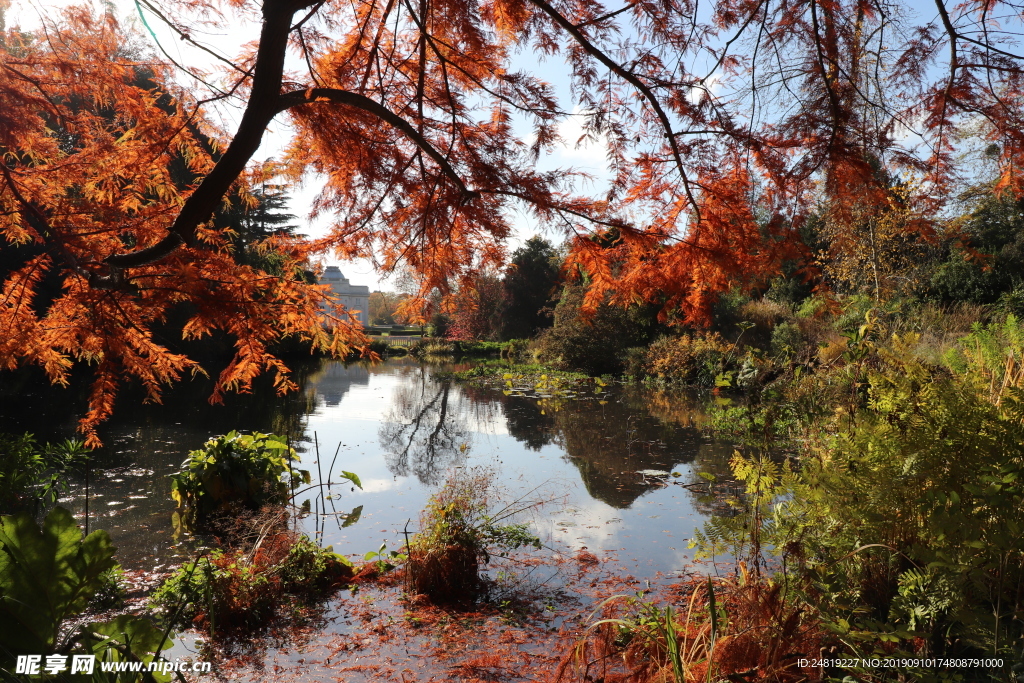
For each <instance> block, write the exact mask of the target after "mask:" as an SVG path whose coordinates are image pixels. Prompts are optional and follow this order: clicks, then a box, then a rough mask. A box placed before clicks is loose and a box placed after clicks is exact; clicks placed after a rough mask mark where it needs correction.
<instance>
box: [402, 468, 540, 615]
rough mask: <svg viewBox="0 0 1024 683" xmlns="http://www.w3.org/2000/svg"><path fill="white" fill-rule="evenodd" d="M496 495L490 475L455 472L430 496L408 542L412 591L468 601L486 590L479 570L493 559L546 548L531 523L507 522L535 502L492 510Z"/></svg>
mask: <svg viewBox="0 0 1024 683" xmlns="http://www.w3.org/2000/svg"><path fill="white" fill-rule="evenodd" d="M491 491H492V475H491V473H490V472H488V471H486V470H471V471H463V470H456V473H455V474H452V475H451V476H449V478H448V480H447V481H446V482H445V484H444V486H442V487H441V489H440V490H439V491H438V492H437V493H435V494H434V495H432V496H431V497H430V501H429V502H428V504H427V507H426V509H425V510H424V511H423V512H422V514H421V515H420V531H419V533H417V534H416V535H415V536H413V537H412V539H411V540H410V542H409V548H408V564H407V579H408V582H409V586H410V590H411V591H413V592H415V593H418V594H421V595H426V596H427V597H428V598H429V599H430V600H432V601H434V602H438V603H466V602H468V601H471V600H473V599H474V598H475V597H477V595H478V594H479V593H480V592H481V589H482V587H483V579H482V577H481V575H480V569H481V567H482V565H485V564H487V563H488V562H489V561H490V559H491V557H492V556H493V555H498V556H507V555H508V554H509V553H510V552H512V551H513V550H516V549H519V548H523V547H526V546H531V547H535V548H540V547H541V543H540V539H539V538H537V537H536V536H535V535H533V534H532V533H531V532H530V530H529V525H528V524H510V523H507V522H509V521H510V520H511V519H512V518H513V517H514V516H515V515H517V514H519V513H521V512H523V511H524V510H526V509H529V507H532V504H522V502H521V501H516V502H514V503H512V504H511V505H506V506H504V507H503V508H501V509H499V510H497V511H492V510H491V509H490V501H489V494H490V493H491ZM503 522H505V523H503Z"/></svg>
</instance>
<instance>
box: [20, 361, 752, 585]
mask: <svg viewBox="0 0 1024 683" xmlns="http://www.w3.org/2000/svg"><path fill="white" fill-rule="evenodd" d="M296 370H297V375H298V379H299V383H300V387H301V389H300V391H299V392H298V393H296V394H292V395H290V396H287V397H277V396H275V395H274V393H273V391H272V389H271V388H270V387H264V388H261V389H260V390H259V391H257V392H255V393H254V394H253V395H251V396H242V397H237V396H235V397H228V398H227V403H226V405H224V406H210V405H209V404H208V403H206V401H205V398H206V396H208V393H207V392H208V389H209V387H207V386H204V385H201V384H199V383H195V384H186V385H184V386H182V387H179V388H178V389H176V390H175V391H174V392H170V393H169V394H168V396H167V398H166V401H165V404H164V405H162V406H139V405H138V404H137V403H134V402H133V401H132V400H125V401H123V402H119V404H118V408H117V411H116V413H115V418H114V419H113V420H112V421H111V422H110V423H108V424H107V425H105V426H104V428H103V432H102V436H103V438H104V440H105V441H106V443H107V447H106V448H105V449H103V451H101V452H99V453H97V454H96V461H95V462H96V466H95V468H94V475H93V477H92V479H91V481H90V520H91V522H90V527H91V528H104V529H107V530H108V531H110V532H111V534H112V536H113V537H114V542H115V544H116V545H118V546H119V547H120V548H121V550H120V551H119V558H120V559H121V561H122V562H123V563H124V564H125V565H126V566H130V567H131V566H134V567H145V566H150V567H151V566H153V565H154V564H157V563H161V562H166V561H168V560H170V559H171V558H172V556H176V555H177V554H178V553H180V552H183V550H182V549H177V550H171V549H170V543H171V542H170V531H171V527H170V514H171V511H172V510H173V502H172V501H171V499H170V497H169V495H168V483H167V476H168V475H169V474H171V473H172V472H174V471H176V470H177V468H178V467H179V466H180V463H181V462H182V460H183V459H184V457H185V455H186V453H187V452H188V451H189V450H190V449H194V448H198V447H199V446H201V445H202V443H203V442H204V441H205V440H206V439H208V438H209V437H210V436H212V435H214V434H219V433H224V432H226V431H229V430H231V429H237V430H241V431H252V430H258V431H264V432H268V431H273V432H276V433H280V434H287V435H289V436H290V437H291V439H292V442H293V444H296V445H297V446H298V445H304V446H305V451H304V452H303V465H304V467H305V468H306V469H309V470H310V471H311V472H312V473H313V474H314V476H317V472H318V470H319V469H320V468H318V467H317V465H316V463H315V461H314V460H313V458H314V457H315V455H314V449H313V448H312V440H313V432H314V431H316V432H317V434H318V439H319V444H320V447H321V448H322V449H323V450H324V452H325V453H326V454H327V455H326V458H328V459H325V460H324V462H322V463H320V465H321V468H322V470H323V474H324V476H325V478H326V477H327V476H329V475H328V470H329V469H330V468H331V466H332V465H333V462H334V461H333V457H334V455H333V454H334V452H335V445H336V444H337V449H338V452H339V454H338V456H337V467H336V468H335V471H338V469H341V468H343V469H346V470H350V471H353V472H356V473H357V474H359V476H360V477H361V479H362V482H363V485H364V488H363V490H349V489H348V488H345V489H344V490H341V491H339V490H334V491H332V493H335V494H338V497H339V500H340V501H341V502H340V503H339V507H338V510H339V511H341V510H343V508H344V510H349V509H351V508H355V507H357V506H360V507H362V509H363V516H362V520H361V521H360V522H359V523H358V524H355V525H352V526H350V527H342V526H340V524H339V525H337V527H338V528H337V529H328V530H327V537H326V538H324V539H323V540H324V542H325V544H336V547H337V548H338V549H339V551H342V552H353V553H358V554H359V555H362V554H363V553H365V552H366V550H367V549H369V548H375V547H379V545H380V543H381V541H382V540H387V542H388V543H389V547H390V546H391V545H394V544H395V543H396V542H400V539H397V538H395V537H394V536H393V535H389V534H394V533H395V530H396V529H401V528H402V527H403V525H404V524H405V523H406V522H407V520H409V519H413V520H415V518H416V516H417V514H418V512H419V511H420V510H421V509H422V508H423V506H424V505H425V503H426V499H427V496H429V494H430V490H431V488H432V487H434V486H436V485H438V484H439V483H440V482H441V481H443V479H444V478H446V477H447V476H448V474H449V472H450V471H451V469H452V468H453V467H459V466H467V467H472V466H477V465H480V466H484V467H488V468H492V469H493V470H494V471H495V472H496V474H497V476H498V478H499V481H500V483H501V485H502V486H505V487H507V488H508V489H509V490H510V491H512V492H513V493H515V492H517V491H520V490H522V491H528V490H532V489H534V488H535V487H538V486H545V485H550V486H555V487H556V488H557V493H559V495H561V494H563V493H564V494H565V495H566V496H567V498H569V499H571V503H569V504H567V505H566V507H565V508H564V509H562V510H555V511H551V513H550V514H549V515H546V517H545V518H543V519H538V520H535V521H534V524H535V526H536V528H537V529H538V532H546V533H548V534H549V536H550V537H552V538H555V539H559V540H561V541H562V542H563V543H564V544H568V545H570V546H573V547H582V546H587V547H589V548H590V549H591V550H594V551H597V550H598V549H600V548H604V549H606V550H616V549H620V548H628V550H627V551H626V552H630V553H636V555H637V556H638V557H645V558H649V560H650V562H653V563H654V565H652V566H655V567H656V568H657V569H664V570H673V569H678V568H679V565H680V563H681V562H683V561H684V560H683V559H682V558H684V557H685V554H686V552H687V551H686V550H685V548H686V540H687V539H686V536H689V535H690V534H691V533H692V531H693V529H694V527H696V526H699V525H700V523H701V518H702V517H704V516H705V515H706V514H707V513H708V512H711V511H712V510H716V509H717V507H718V506H720V505H721V503H720V499H718V498H716V497H715V496H714V495H710V494H706V493H705V491H706V489H703V490H698V489H697V488H695V487H692V486H691V487H690V488H687V486H686V485H692V484H694V483H700V482H703V481H704V480H702V479H701V478H700V477H699V476H697V473H698V472H701V471H710V472H713V473H716V474H727V473H728V469H727V468H728V465H727V464H728V459H729V457H730V456H731V453H732V447H731V445H729V444H711V443H708V441H707V440H706V439H702V437H701V435H700V432H699V430H698V426H699V425H700V424H701V417H700V412H699V410H698V409H697V404H696V403H695V402H693V401H691V400H689V399H688V398H687V396H686V395H685V394H680V395H673V394H671V393H668V392H664V391H651V390H648V389H645V388H640V387H630V386H618V385H616V386H612V387H609V388H608V389H607V390H606V391H604V390H603V391H601V392H597V391H596V389H595V388H593V387H591V388H589V389H588V388H587V386H586V385H580V386H573V387H570V388H569V389H567V390H566V391H564V392H563V393H562V394H561V395H558V396H555V395H551V394H544V393H537V395H530V394H529V393H528V392H527V393H525V394H524V393H523V392H522V391H518V390H517V391H516V392H511V391H510V392H508V393H505V392H504V391H503V387H496V388H492V387H486V386H478V385H466V384H461V383H457V382H452V381H450V380H448V379H445V378H444V376H443V375H442V376H439V375H438V368H432V367H429V366H423V365H419V364H418V363H417V362H415V361H414V360H412V359H404V360H397V361H389V362H387V363H384V364H381V365H377V366H370V365H348V366H345V365H343V364H341V363H335V362H324V361H318V360H317V361H312V362H310V363H308V364H305V365H302V366H300V367H298V368H296ZM48 417H49V416H48ZM73 421H74V414H73V413H69V414H65V415H61V416H58V417H57V418H56V419H54V418H53V417H51V419H50V422H51V425H52V424H53V423H68V424H72V425H73ZM37 422H38V426H36V425H31V426H30V425H29V424H28V422H23V423H22V424H23V425H24V427H22V428H23V429H26V430H30V431H35V432H36V433H37V434H39V435H40V436H41V437H42V438H44V439H47V438H53V437H52V436H49V435H52V434H53V432H52V430H51V431H49V432H48V431H47V430H45V429H44V427H43V424H42V422H41V421H40V420H39V418H37ZM44 435H46V436H44ZM300 450H301V449H300ZM651 470H655V471H659V472H664V473H665V475H664V476H651V475H649V474H647V475H645V474H644V471H651ZM676 471H677V472H678V473H679V475H680V476H678V477H674V476H670V475H669V473H671V472H676ZM552 482H554V484H552ZM676 483H679V484H682V485H676ZM335 489H337V487H335ZM83 492H84V481H80V482H78V483H77V485H76V487H75V491H74V494H75V495H74V496H72V498H71V499H70V500H67V501H65V502H64V504H65V505H67V506H69V507H70V508H72V510H73V511H74V512H75V513H76V514H78V516H79V519H80V520H81V519H83V516H82V513H83V512H84V496H83V495H82V494H83ZM330 500H331V505H333V504H334V498H333V497H332V498H331V499H330ZM322 521H323V520H321V524H320V525H319V526H320V528H321V533H323V526H324V525H323V523H322ZM304 523H306V524H307V526H308V527H309V528H308V529H307V532H310V533H312V532H313V527H314V523H313V521H312V520H311V519H310V520H307V521H306V522H304ZM328 526H331V525H328ZM680 536H682V537H680Z"/></svg>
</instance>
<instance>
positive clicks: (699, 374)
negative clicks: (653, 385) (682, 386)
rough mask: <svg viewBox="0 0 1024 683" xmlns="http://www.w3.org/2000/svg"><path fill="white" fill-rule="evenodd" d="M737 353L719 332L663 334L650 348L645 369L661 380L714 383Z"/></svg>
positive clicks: (700, 383) (703, 383)
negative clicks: (702, 334) (673, 335)
mask: <svg viewBox="0 0 1024 683" xmlns="http://www.w3.org/2000/svg"><path fill="white" fill-rule="evenodd" d="M735 353H736V347H735V346H734V345H733V344H728V343H726V342H725V340H724V339H722V337H721V336H720V335H718V334H717V333H711V334H708V335H705V336H691V335H688V334H687V335H683V336H681V337H663V338H661V339H659V340H657V341H655V342H654V343H653V344H651V345H650V347H648V349H647V352H646V354H645V358H644V365H643V369H644V371H645V372H646V374H648V375H651V376H652V377H657V378H659V379H667V380H676V381H681V382H685V383H687V384H696V385H701V386H712V385H713V384H714V382H715V377H716V376H717V375H719V374H720V373H721V372H722V371H723V370H724V369H725V365H726V363H727V362H728V361H729V360H731V359H732V357H733V356H735Z"/></svg>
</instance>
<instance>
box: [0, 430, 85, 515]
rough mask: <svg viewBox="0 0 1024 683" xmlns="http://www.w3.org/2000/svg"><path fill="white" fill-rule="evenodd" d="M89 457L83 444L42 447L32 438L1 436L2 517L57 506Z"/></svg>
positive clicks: (0, 484)
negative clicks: (72, 477) (6, 514)
mask: <svg viewBox="0 0 1024 683" xmlns="http://www.w3.org/2000/svg"><path fill="white" fill-rule="evenodd" d="M88 453H89V452H88V451H87V450H86V449H85V446H84V445H83V443H82V442H81V441H75V440H72V439H68V440H65V441H62V442H59V443H53V444H45V445H40V444H39V443H38V442H37V441H36V439H35V437H33V436H32V435H31V434H21V435H14V434H2V433H0V513H14V512H18V511H20V510H29V511H33V512H34V511H36V510H37V509H38V507H39V506H41V505H52V504H54V503H56V502H57V498H58V497H59V496H60V495H61V493H63V492H65V491H67V488H68V475H69V474H70V473H71V472H73V471H75V470H76V469H78V468H80V467H81V466H82V465H84V464H85V461H86V459H87V457H88Z"/></svg>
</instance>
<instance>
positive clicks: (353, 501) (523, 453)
mask: <svg viewBox="0 0 1024 683" xmlns="http://www.w3.org/2000/svg"><path fill="white" fill-rule="evenodd" d="M413 370H415V371H413ZM312 385H313V386H315V387H316V391H317V392H318V393H319V394H321V395H322V396H323V397H324V399H325V400H324V401H323V403H322V404H320V406H319V407H318V408H317V409H316V411H315V412H314V413H313V414H311V415H310V416H309V421H308V431H307V435H306V436H307V438H308V439H309V440H310V441H312V439H313V433H314V432H315V434H316V440H317V442H318V443H319V448H320V454H321V469H322V472H323V477H324V479H327V478H328V469H329V468H330V465H331V460H332V459H333V458H334V453H335V450H336V449H338V456H337V463H336V464H335V466H334V472H335V474H337V473H338V472H340V471H341V470H348V471H352V472H355V473H356V474H358V475H359V477H360V478H361V479H362V481H363V483H364V488H363V490H361V491H360V490H355V491H351V490H350V488H351V487H349V486H338V485H335V486H332V487H330V491H329V492H330V493H331V494H334V495H332V499H331V500H328V501H327V510H328V512H329V513H333V512H335V511H336V512H338V513H344V512H347V511H350V510H352V509H353V508H355V507H357V506H362V508H363V509H362V517H361V519H360V521H359V523H357V524H355V525H353V526H350V527H341V526H340V523H338V522H336V521H334V518H332V517H328V518H327V520H326V522H325V523H324V525H323V534H324V536H323V542H324V544H325V545H334V546H335V550H337V551H339V552H343V553H348V554H352V555H362V554H363V553H365V552H366V551H367V550H368V549H375V548H377V547H379V545H380V543H381V542H382V541H386V542H387V543H388V546H389V547H391V548H397V547H399V546H400V545H401V544H402V542H403V541H402V536H401V531H402V529H403V528H404V527H405V525H406V523H407V521H408V522H409V529H410V530H411V531H414V530H415V529H416V528H417V518H418V515H419V511H420V510H421V509H422V508H423V507H424V506H425V504H426V502H427V498H428V497H429V495H430V493H431V492H432V491H434V490H436V487H430V486H426V485H424V484H422V483H421V482H420V480H418V479H417V477H416V476H411V475H410V476H397V475H396V474H394V473H393V472H392V471H391V470H389V468H388V463H387V462H386V460H385V457H386V456H387V455H388V450H387V448H388V445H387V444H386V443H382V440H381V438H380V436H381V430H380V425H381V422H382V421H384V420H394V419H396V415H399V416H401V415H416V414H417V412H416V410H417V406H416V405H415V404H412V405H410V400H411V399H410V396H414V397H415V396H419V395H422V396H424V397H425V398H424V399H423V400H424V402H426V401H427V400H428V399H430V398H432V397H434V396H436V394H437V391H438V390H439V387H440V386H441V385H439V384H437V383H434V382H433V381H432V380H431V379H430V377H429V374H420V368H418V367H415V366H411V365H410V364H408V363H399V364H394V363H388V364H385V365H383V366H378V367H376V368H372V369H371V370H370V371H369V372H367V371H366V370H365V369H362V368H358V366H350V367H349V368H347V369H346V368H344V367H343V366H341V365H340V364H336V365H334V366H333V367H328V369H327V370H326V371H325V372H323V373H321V374H320V375H318V376H316V377H314V378H312ZM410 386H412V387H413V389H415V391H410ZM328 396H338V397H340V398H339V400H338V401H337V403H336V404H334V405H331V402H330V401H328V400H327V397H328ZM396 402H398V403H396ZM592 403H593V402H592ZM398 404H401V409H398V408H396V405H398ZM594 408H595V410H596V409H598V406H597V405H596V403H594ZM448 409H449V414H448V416H447V417H448V419H450V420H453V421H458V423H459V426H460V428H461V429H462V430H464V431H461V432H459V433H460V434H463V435H464V437H465V438H464V439H463V440H462V442H461V443H458V444H453V446H454V448H453V449H452V451H453V452H452V453H449V454H448V455H450V456H451V458H450V459H448V460H445V459H444V458H440V459H439V460H438V462H443V463H447V465H451V464H452V463H457V464H458V465H460V466H462V467H466V468H471V467H477V466H479V467H485V468H490V469H491V470H493V471H494V472H495V473H496V483H497V488H498V489H499V497H501V498H503V499H505V500H514V499H516V498H518V497H520V496H523V495H524V494H525V493H526V492H529V491H532V490H534V489H536V491H534V493H533V494H531V496H530V497H531V498H538V499H540V498H546V499H555V500H556V502H555V503H552V504H549V505H548V506H546V507H544V508H543V509H541V510H538V511H535V512H533V513H528V514H527V515H526V516H524V518H523V519H522V520H521V521H526V522H529V523H530V524H531V525H532V527H533V528H534V529H535V530H536V531H537V533H538V534H539V535H540V536H541V537H542V539H543V540H544V541H545V543H548V544H551V545H553V546H555V547H560V548H563V549H565V550H568V551H569V552H575V551H577V550H580V549H582V548H584V547H585V548H587V549H588V550H589V551H590V552H594V553H598V554H600V553H605V552H614V553H615V554H616V556H617V557H618V559H619V560H620V561H621V562H623V563H626V564H627V565H633V566H635V567H636V569H637V571H643V573H644V574H646V575H651V574H653V572H654V571H671V570H676V569H681V568H682V567H683V566H684V565H685V564H686V563H687V562H688V557H689V556H690V551H688V550H687V543H688V541H689V539H690V537H691V536H692V535H693V530H694V528H696V527H698V526H700V525H701V524H702V521H703V517H702V515H701V514H700V513H699V512H697V511H696V510H695V507H694V505H693V502H692V494H691V493H690V492H689V491H687V490H686V489H684V488H682V487H680V486H675V485H669V486H665V487H660V488H652V489H650V490H647V491H646V492H643V493H642V494H641V495H640V497H639V498H637V499H636V500H634V501H633V503H632V504H631V505H629V506H628V507H626V508H621V509H620V508H614V507H612V506H611V505H608V504H606V503H604V502H601V501H599V500H596V499H594V498H593V497H591V496H590V495H589V494H588V493H587V490H586V488H585V487H584V485H583V483H582V482H581V480H580V471H579V468H578V467H577V465H576V464H575V463H574V462H573V461H572V459H570V458H569V457H567V455H566V453H565V451H564V450H563V449H562V447H561V446H560V445H557V444H550V443H549V444H548V445H545V446H542V447H541V448H540V449H539V450H530V449H529V448H528V447H527V446H526V444H525V443H523V442H520V441H518V440H516V439H515V438H514V437H512V436H511V435H509V434H508V430H507V428H506V417H505V414H504V410H503V405H502V404H501V403H500V402H498V401H497V400H496V399H495V400H493V401H487V400H485V399H484V398H481V397H480V395H479V392H477V393H475V394H474V399H473V400H469V398H468V397H467V396H466V395H465V393H464V392H463V390H462V387H461V386H459V385H457V384H456V385H451V386H450V393H449V401H448ZM434 417H436V414H435V415H434ZM599 419H600V417H599V416H598V415H597V414H595V420H599ZM339 444H340V449H339ZM302 457H303V467H305V468H306V469H309V470H310V471H311V473H312V476H313V478H314V480H316V479H317V476H318V475H317V465H316V462H315V452H314V449H313V448H312V447H311V446H310V447H309V448H307V451H306V453H305V454H303V456H302ZM623 457H624V460H623V462H626V463H628V462H630V456H628V454H627V455H625V456H623ZM447 465H446V466H447ZM637 468H638V469H642V468H643V466H642V464H640V465H637ZM675 469H677V470H679V471H680V472H683V474H684V476H683V478H682V481H692V477H691V476H690V474H691V473H690V468H689V467H688V466H686V465H680V466H678V467H676V468H675ZM445 476H446V472H441V473H439V476H438V478H437V481H443V479H444V477H445ZM633 476H634V473H633V472H632V471H627V472H625V473H623V478H624V479H629V478H631V477H633ZM635 476H636V477H639V475H635ZM334 478H335V479H337V477H334ZM315 493H316V491H312V492H310V494H309V495H315ZM305 524H306V526H307V529H308V531H309V532H310V533H313V532H314V521H313V518H312V517H307V518H306V520H305Z"/></svg>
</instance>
